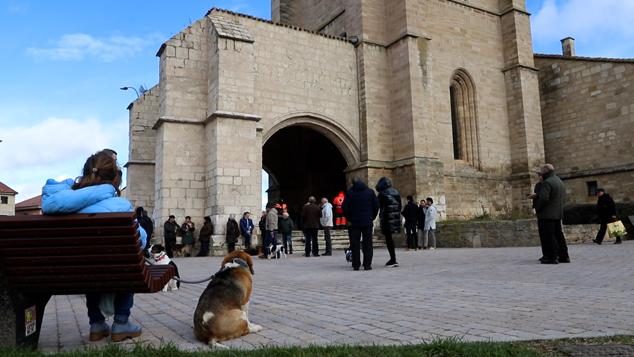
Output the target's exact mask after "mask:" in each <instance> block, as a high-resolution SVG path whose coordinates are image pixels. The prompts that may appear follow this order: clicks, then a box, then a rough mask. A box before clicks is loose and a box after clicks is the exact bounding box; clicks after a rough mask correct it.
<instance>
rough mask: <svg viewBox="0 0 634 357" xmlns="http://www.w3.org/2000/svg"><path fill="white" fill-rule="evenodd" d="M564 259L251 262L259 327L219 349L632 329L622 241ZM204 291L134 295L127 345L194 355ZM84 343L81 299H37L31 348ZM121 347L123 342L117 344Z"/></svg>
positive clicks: (192, 263)
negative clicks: (133, 335) (37, 335)
mask: <svg viewBox="0 0 634 357" xmlns="http://www.w3.org/2000/svg"><path fill="white" fill-rule="evenodd" d="M570 255H571V257H572V263H571V264H559V265H540V264H538V262H537V258H539V257H540V251H539V248H495V249H438V250H436V251H418V252H414V251H410V252H406V251H404V250H398V251H397V258H398V261H399V263H400V264H401V267H399V268H385V267H383V264H384V263H385V261H387V253H386V251H385V250H384V249H379V250H377V251H375V260H374V270H372V271H363V270H361V271H352V269H351V267H350V265H349V264H348V263H346V262H345V259H344V256H343V252H341V251H337V252H335V255H334V256H332V257H323V256H322V257H319V258H315V257H310V258H304V257H303V256H300V255H298V254H294V255H292V256H289V258H288V259H286V260H279V261H275V260H267V261H264V260H261V259H256V261H255V271H256V274H255V276H254V280H255V288H254V294H253V297H252V300H251V301H252V302H251V308H250V319H251V321H253V322H254V323H257V324H260V325H262V326H264V330H263V331H262V332H260V333H257V334H251V335H248V336H245V337H243V338H240V339H236V340H233V341H229V342H227V343H226V344H227V345H229V346H231V347H235V348H254V347H258V346H262V345H300V346H306V345H311V344H318V345H327V344H409V343H419V342H422V341H430V340H432V339H434V338H443V337H450V336H457V337H461V338H464V339H465V340H468V341H472V340H494V341H498V340H503V341H507V340H508V341H513V340H529V339H551V338H564V337H596V336H607V335H616V334H628V335H633V334H634V259H633V257H634V242H629V241H628V242H625V243H624V244H622V245H620V246H618V245H611V244H610V245H607V244H606V245H602V246H596V245H573V246H570ZM219 263H220V258H219V257H213V258H184V259H183V258H181V259H178V260H177V264H178V265H179V269H180V272H181V275H182V276H183V277H184V278H188V279H196V278H200V277H204V276H206V275H207V274H210V273H212V272H215V271H216V270H217V269H218V265H219ZM204 287H205V286H204V285H186V286H184V287H182V289H181V290H179V291H176V292H169V293H157V294H139V295H136V296H135V307H134V309H133V313H132V315H133V318H134V319H135V320H136V321H137V322H138V323H140V324H141V325H142V326H143V329H144V333H143V336H142V337H141V338H139V339H137V340H139V341H143V342H146V343H150V344H153V345H159V344H161V343H168V342H171V343H174V344H176V345H178V346H179V347H180V348H182V349H186V350H196V349H199V348H206V346H204V345H203V344H200V343H198V342H197V341H196V340H195V338H194V336H193V333H192V315H193V312H194V309H195V307H196V304H197V302H198V297H199V296H200V294H201V292H202V290H203V289H204ZM103 343H105V342H98V343H90V342H88V319H87V317H86V309H85V306H84V299H83V297H82V296H57V297H55V298H54V299H52V300H51V302H50V303H49V305H48V307H47V310H46V314H45V317H44V322H43V332H42V336H41V339H40V349H41V350H43V351H58V350H72V349H76V348H82V347H84V346H93V345H101V344H103ZM128 343H130V342H128Z"/></svg>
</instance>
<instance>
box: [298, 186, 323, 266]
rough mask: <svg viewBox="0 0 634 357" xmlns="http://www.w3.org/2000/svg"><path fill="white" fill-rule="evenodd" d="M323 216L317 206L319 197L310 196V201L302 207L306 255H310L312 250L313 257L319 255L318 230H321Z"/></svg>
mask: <svg viewBox="0 0 634 357" xmlns="http://www.w3.org/2000/svg"><path fill="white" fill-rule="evenodd" d="M320 218H321V208H319V206H317V199H316V198H315V197H313V196H310V197H309V198H308V203H306V204H305V205H304V207H302V224H303V227H302V229H303V230H304V238H305V239H306V245H305V248H304V256H307V257H308V256H310V253H311V251H312V253H313V257H318V256H319V245H318V243H317V232H318V231H319V219H320Z"/></svg>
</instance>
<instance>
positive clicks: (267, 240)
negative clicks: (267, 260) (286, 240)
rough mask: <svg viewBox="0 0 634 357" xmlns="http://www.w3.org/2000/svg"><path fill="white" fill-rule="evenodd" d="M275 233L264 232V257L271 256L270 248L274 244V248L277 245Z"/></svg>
mask: <svg viewBox="0 0 634 357" xmlns="http://www.w3.org/2000/svg"><path fill="white" fill-rule="evenodd" d="M275 233H276V232H275V231H264V255H265V256H267V257H268V256H269V254H271V251H270V250H269V246H270V245H271V244H272V245H273V246H276V245H277V241H276V239H275Z"/></svg>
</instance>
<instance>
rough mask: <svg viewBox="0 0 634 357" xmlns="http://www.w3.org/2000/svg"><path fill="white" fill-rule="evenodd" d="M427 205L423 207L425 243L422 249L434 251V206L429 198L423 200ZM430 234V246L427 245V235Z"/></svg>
mask: <svg viewBox="0 0 634 357" xmlns="http://www.w3.org/2000/svg"><path fill="white" fill-rule="evenodd" d="M425 201H426V202H427V205H426V206H425V208H424V210H425V227H424V234H425V241H424V246H423V249H427V248H429V249H430V250H434V249H436V206H434V200H433V199H432V198H431V197H427V199H426V200H425ZM430 234H431V245H429V244H428V243H429V235H430Z"/></svg>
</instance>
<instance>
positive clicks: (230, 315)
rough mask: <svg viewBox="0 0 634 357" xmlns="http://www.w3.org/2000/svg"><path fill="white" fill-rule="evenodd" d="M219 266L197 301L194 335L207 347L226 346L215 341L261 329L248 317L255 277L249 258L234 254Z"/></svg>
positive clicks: (245, 255)
mask: <svg viewBox="0 0 634 357" xmlns="http://www.w3.org/2000/svg"><path fill="white" fill-rule="evenodd" d="M220 266H221V269H220V270H219V271H218V272H217V273H216V274H215V275H214V277H213V279H211V281H210V282H209V285H207V288H206V289H205V291H203V293H202V295H201V296H200V299H199V300H198V306H196V311H195V312H194V335H196V338H197V339H198V340H199V341H202V342H205V343H207V344H209V345H212V346H217V347H225V346H223V345H221V344H219V343H218V342H219V341H226V340H230V339H233V338H237V337H240V336H244V335H246V334H248V333H250V332H259V331H260V330H262V326H259V325H256V324H252V323H251V322H249V317H248V314H249V299H250V298H251V291H252V289H253V277H252V275H253V274H255V272H254V271H253V260H252V259H251V256H250V255H249V254H247V253H245V252H243V251H233V252H231V253H229V254H228V255H227V256H225V258H224V259H223V260H222V264H221V265H220Z"/></svg>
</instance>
